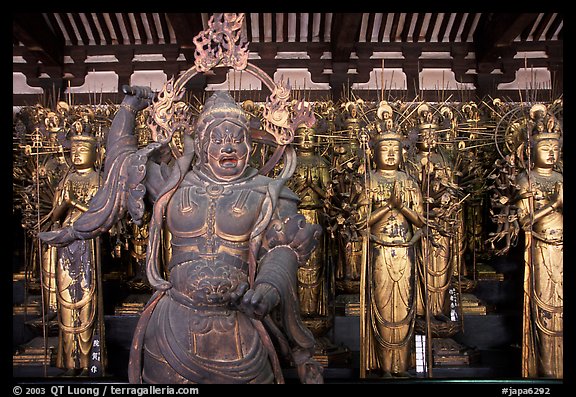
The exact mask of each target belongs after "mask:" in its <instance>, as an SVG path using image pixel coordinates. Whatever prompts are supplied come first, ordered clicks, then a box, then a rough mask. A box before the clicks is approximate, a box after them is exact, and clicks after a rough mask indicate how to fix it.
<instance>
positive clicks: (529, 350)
mask: <svg viewBox="0 0 576 397" xmlns="http://www.w3.org/2000/svg"><path fill="white" fill-rule="evenodd" d="M530 117H531V119H532V124H531V125H532V126H533V131H532V132H533V134H532V136H531V147H530V151H531V155H532V158H533V165H532V167H531V168H529V169H526V170H524V171H523V172H521V173H520V174H519V175H518V177H517V180H516V181H517V184H518V186H519V189H520V190H519V195H520V196H519V197H520V200H519V201H518V203H517V205H518V208H519V211H518V216H519V220H520V224H521V226H522V228H523V229H524V232H525V271H524V320H523V341H522V376H524V377H530V378H537V377H545V378H559V379H561V378H563V374H564V371H563V358H564V356H563V347H564V343H563V341H564V339H563V312H564V292H563V268H564V262H563V247H564V244H563V234H564V233H563V231H564V227H563V220H564V219H563V205H564V201H563V200H564V198H563V197H564V193H563V192H564V189H563V186H564V182H563V176H562V174H561V173H559V172H558V171H556V170H555V169H554V168H555V165H556V164H557V162H558V161H559V158H560V133H559V132H560V131H559V127H558V125H557V122H556V120H555V119H554V116H552V115H550V114H547V109H546V107H545V106H544V105H543V104H536V105H533V106H532V108H531V110H530Z"/></svg>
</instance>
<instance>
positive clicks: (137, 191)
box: [38, 87, 160, 246]
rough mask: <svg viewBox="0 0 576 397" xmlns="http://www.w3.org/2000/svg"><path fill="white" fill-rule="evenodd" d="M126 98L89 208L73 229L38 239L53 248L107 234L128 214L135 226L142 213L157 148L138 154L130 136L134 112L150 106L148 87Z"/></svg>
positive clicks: (132, 91) (128, 93)
mask: <svg viewBox="0 0 576 397" xmlns="http://www.w3.org/2000/svg"><path fill="white" fill-rule="evenodd" d="M125 93H126V96H125V97H124V100H123V101H122V103H121V105H120V109H119V110H118V112H117V113H116V115H115V116H114V120H113V121H112V125H111V126H110V131H109V133H108V137H107V143H106V149H107V152H106V160H105V163H104V184H103V185H102V187H101V188H100V189H99V190H98V192H97V193H96V195H95V196H94V198H93V199H92V201H91V202H90V206H89V208H88V210H87V211H86V212H84V214H82V215H81V216H80V217H79V218H78V219H77V220H76V221H75V222H74V224H73V225H72V226H70V227H66V228H63V229H60V230H54V231H49V232H42V233H39V234H38V237H39V238H40V239H41V240H43V241H45V242H46V243H48V244H51V245H54V246H63V245H67V244H69V243H70V242H72V241H74V240H84V239H90V238H94V237H96V236H98V235H100V234H102V233H104V232H106V231H107V230H109V229H110V228H111V227H112V226H113V225H114V224H115V223H116V222H118V221H119V220H120V219H121V218H122V217H123V216H124V214H125V213H126V211H128V212H129V213H130V215H131V216H132V219H133V220H134V222H135V223H138V222H140V220H141V217H142V215H143V213H144V195H145V194H146V187H145V185H144V182H143V181H144V178H145V177H146V163H147V161H148V158H149V157H150V156H151V155H152V153H154V152H155V151H157V150H158V149H159V148H160V145H159V144H151V145H149V146H147V147H146V148H144V149H141V150H138V146H137V139H136V137H135V136H134V134H133V131H134V125H135V116H136V112H138V111H139V110H142V109H144V108H145V107H146V106H148V105H149V104H150V98H151V97H152V92H151V91H150V89H149V88H147V87H127V89H126V90H125Z"/></svg>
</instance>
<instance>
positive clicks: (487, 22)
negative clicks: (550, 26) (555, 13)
mask: <svg viewBox="0 0 576 397" xmlns="http://www.w3.org/2000/svg"><path fill="white" fill-rule="evenodd" d="M537 17H538V14H537V13H491V14H484V15H482V17H481V18H480V21H479V22H478V27H477V28H476V31H475V32H474V43H475V47H476V60H477V61H478V64H479V65H482V64H493V63H494V62H496V61H497V60H498V58H499V57H500V54H501V52H502V50H503V49H506V48H509V47H510V46H511V45H512V43H513V42H514V39H515V38H516V37H518V36H519V35H520V34H522V32H523V31H524V29H525V28H526V27H527V26H528V25H529V24H531V23H533V22H534V20H535V19H536V18H537Z"/></svg>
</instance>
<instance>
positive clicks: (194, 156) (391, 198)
mask: <svg viewBox="0 0 576 397" xmlns="http://www.w3.org/2000/svg"><path fill="white" fill-rule="evenodd" d="M212 18H213V19H214V18H220V20H219V22H218V23H214V24H212V22H213V19H212V20H211V23H210V27H211V28H210V29H208V30H207V31H206V32H203V33H201V34H200V35H199V36H198V37H197V39H196V40H195V44H196V47H197V52H196V59H197V61H198V62H197V64H196V65H195V67H193V68H191V69H190V70H189V72H187V73H185V74H184V75H182V76H181V77H180V78H179V79H178V80H177V81H176V82H174V81H173V80H170V81H168V83H167V84H166V86H165V87H164V89H163V90H162V91H161V92H160V93H153V92H151V90H150V89H149V88H146V87H127V86H126V87H124V88H123V90H124V93H125V97H124V99H123V101H122V103H121V104H120V105H112V104H110V105H75V106H73V105H71V104H68V103H65V102H60V103H58V104H57V106H56V107H55V109H49V108H45V107H43V106H41V105H36V106H31V107H26V108H24V109H22V110H21V111H20V112H19V113H18V114H17V115H16V118H15V126H14V142H15V151H14V154H15V157H14V165H15V166H14V187H15V189H14V190H15V193H16V196H15V205H14V208H15V209H16V210H19V211H20V213H21V215H22V219H23V226H24V228H25V230H26V231H27V234H28V235H29V236H30V237H31V239H32V240H34V241H35V242H34V243H33V246H34V247H37V248H35V249H36V252H35V253H33V254H32V255H31V256H30V258H29V259H30V261H31V262H32V263H41V265H40V266H36V268H35V269H36V271H37V272H38V274H41V277H40V282H41V284H42V288H43V291H44V294H43V297H44V299H43V300H44V307H43V310H45V311H46V312H48V313H51V314H52V315H53V316H55V317H56V318H57V321H58V329H59V339H58V356H57V357H58V358H57V365H58V366H59V367H61V368H64V369H66V370H67V372H68V373H69V374H70V375H78V374H80V375H82V374H88V373H101V372H102V371H104V369H105V367H106V350H105V329H104V326H103V309H102V299H103V297H102V294H101V293H100V291H101V290H102V256H103V255H105V254H104V253H103V252H101V248H100V242H99V240H100V239H103V238H111V239H112V241H116V243H114V244H112V245H113V246H114V249H113V255H116V256H118V255H119V256H122V255H123V251H126V249H128V250H129V251H131V254H130V255H131V256H130V257H131V258H132V260H131V265H130V266H131V268H130V269H131V270H130V271H129V272H130V274H132V275H133V276H135V278H140V280H141V281H142V282H143V283H144V284H146V287H145V288H148V290H149V291H151V292H152V294H151V297H150V300H149V301H148V303H147V304H146V306H145V307H144V308H143V310H142V312H141V314H140V319H139V322H138V325H137V327H136V330H135V333H134V338H133V343H132V346H131V352H130V363H129V370H128V373H129V380H130V382H137V383H141V382H146V383H148V382H159V383H189V382H191V383H205V382H210V383H271V382H277V383H282V382H283V373H282V367H283V366H285V365H290V366H295V367H296V368H297V373H298V376H299V378H300V380H301V381H302V382H303V383H322V382H323V377H322V365H321V363H320V362H319V361H318V359H317V358H318V352H319V351H323V352H326V351H328V350H329V349H331V348H333V346H331V345H330V341H329V338H328V337H327V331H328V330H329V329H330V328H331V327H332V325H333V317H334V309H333V308H334V305H335V301H336V300H337V297H338V296H339V295H341V296H343V295H352V296H357V297H358V301H359V302H358V303H359V306H358V307H359V313H358V314H359V315H360V349H361V351H360V376H361V377H363V378H364V377H370V376H382V377H401V378H403V377H407V376H410V371H411V370H412V369H413V367H414V355H415V349H414V345H415V336H416V335H417V334H421V335H426V337H427V338H428V341H429V343H428V345H429V346H430V344H431V343H430V341H431V340H434V339H435V338H442V337H448V338H449V337H451V336H453V335H454V334H455V333H456V332H457V331H458V330H459V329H460V327H461V322H462V317H461V315H459V314H458V313H457V311H458V306H459V304H458V291H460V290H461V289H462V286H464V285H466V283H467V282H469V281H470V280H468V276H469V275H470V274H472V275H473V271H471V270H470V267H471V266H472V267H473V266H474V261H475V258H476V255H481V254H488V253H494V254H498V255H505V254H507V253H508V252H509V250H510V248H511V247H512V246H514V244H515V243H516V242H517V239H518V236H519V235H520V234H521V232H523V234H524V235H525V239H524V240H525V272H524V277H525V281H524V297H523V299H524V316H523V318H524V333H523V343H522V345H523V346H522V358H523V363H522V375H523V376H525V377H552V378H562V377H563V367H562V362H563V357H562V346H563V336H562V330H563V325H562V321H563V320H562V316H563V298H562V290H563V289H562V288H563V287H562V266H563V261H562V247H563V245H562V236H563V231H562V230H563V217H562V207H563V201H562V200H563V198H562V197H563V189H562V186H563V182H562V162H561V141H562V139H561V136H562V135H561V134H562V101H561V100H556V101H554V102H551V103H513V102H506V101H502V100H500V99H490V100H485V101H481V102H479V103H476V102H474V101H469V102H465V103H460V102H450V101H448V100H446V101H442V102H438V103H432V102H425V101H421V100H417V99H415V100H413V101H401V100H391V99H390V98H388V100H384V99H382V100H381V101H377V102H374V103H371V102H367V101H364V100H362V99H361V98H357V97H352V98H347V99H346V100H344V101H342V102H341V103H333V102H332V101H331V100H324V101H315V102H311V101H305V100H295V99H290V89H289V88H287V87H285V86H283V85H282V84H279V85H277V84H276V83H274V82H272V81H271V79H270V78H269V77H267V76H265V75H264V74H263V72H262V71H261V70H259V69H258V68H256V67H254V66H253V65H250V64H249V63H248V62H247V56H245V55H247V52H246V46H244V45H240V44H239V45H237V46H233V47H226V48H225V51H222V48H220V47H217V46H216V47H214V46H211V45H210V43H211V40H214V38H213V37H214V35H217V36H218V35H220V36H221V35H222V34H226V35H228V36H229V37H228V40H229V42H230V43H237V42H238V41H239V40H240V38H239V29H240V26H241V24H242V20H243V15H242V14H239V15H237V14H222V15H221V14H215V16H214V17H212ZM222 32H224V33H222ZM220 36H219V37H220ZM218 43H222V40H221V37H220V38H219V39H218ZM215 66H227V67H232V68H235V69H237V70H248V71H249V72H250V73H253V74H254V75H256V76H257V77H258V78H260V79H261V80H262V81H263V82H264V83H265V84H266V85H267V86H268V88H270V91H271V95H270V97H269V98H268V99H267V101H266V102H262V103H255V102H254V101H250V100H247V101H243V102H241V103H239V101H236V100H235V99H234V98H233V97H232V96H231V95H230V94H228V93H227V92H223V91H216V92H214V93H213V94H212V95H211V96H210V97H209V98H208V99H206V100H198V99H196V100H195V102H194V101H193V100H191V99H189V100H183V99H182V98H183V93H184V91H185V89H184V86H185V83H186V82H187V81H188V80H189V79H190V78H192V77H193V76H194V75H195V74H196V73H198V72H203V71H206V70H209V69H211V68H212V67H215ZM487 208H489V209H490V211H491V220H492V221H493V224H492V226H493V229H491V227H490V225H489V224H487V222H486V219H484V218H485V217H484V215H483V214H484V210H485V209H487ZM492 230H494V231H492ZM38 238H39V240H38ZM485 240H487V241H488V243H489V244H485V243H484V242H485ZM39 241H42V243H40V242H39ZM32 252H34V250H32ZM124 255H125V254H124ZM467 262H472V264H471V263H467ZM30 268H31V269H34V267H33V266H30ZM144 274H145V275H146V278H145V280H144ZM454 296H456V298H454ZM519 299H520V298H519ZM95 352H96V353H97V354H95ZM428 358H429V357H428ZM428 366H432V363H431V361H429V362H428Z"/></svg>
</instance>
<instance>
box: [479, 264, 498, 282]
mask: <svg viewBox="0 0 576 397" xmlns="http://www.w3.org/2000/svg"><path fill="white" fill-rule="evenodd" d="M476 279H477V280H496V281H504V275H503V274H502V273H498V272H496V270H495V269H494V268H493V267H492V266H490V265H488V264H486V263H477V264H476Z"/></svg>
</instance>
